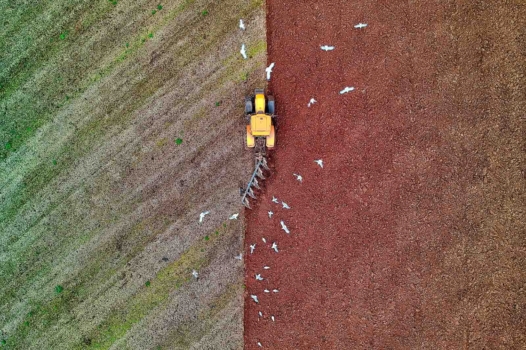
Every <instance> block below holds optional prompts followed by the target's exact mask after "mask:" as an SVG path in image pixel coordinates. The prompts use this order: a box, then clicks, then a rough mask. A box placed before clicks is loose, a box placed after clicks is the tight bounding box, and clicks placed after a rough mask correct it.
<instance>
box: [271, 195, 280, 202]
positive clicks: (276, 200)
mask: <svg viewBox="0 0 526 350" xmlns="http://www.w3.org/2000/svg"><path fill="white" fill-rule="evenodd" d="M272 201H273V202H274V203H276V204H279V202H278V199H277V198H276V197H274V196H272Z"/></svg>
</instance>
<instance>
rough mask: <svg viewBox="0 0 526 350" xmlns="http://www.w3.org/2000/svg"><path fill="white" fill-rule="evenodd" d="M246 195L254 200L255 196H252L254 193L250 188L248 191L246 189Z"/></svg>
mask: <svg viewBox="0 0 526 350" xmlns="http://www.w3.org/2000/svg"><path fill="white" fill-rule="evenodd" d="M247 194H248V195H249V196H250V197H252V198H254V199H256V195H255V194H254V191H252V188H249V189H248V191H247Z"/></svg>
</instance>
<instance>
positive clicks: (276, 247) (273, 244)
mask: <svg viewBox="0 0 526 350" xmlns="http://www.w3.org/2000/svg"><path fill="white" fill-rule="evenodd" d="M270 248H272V249H274V250H275V251H276V253H278V252H279V250H278V245H277V244H276V242H272V247H270Z"/></svg>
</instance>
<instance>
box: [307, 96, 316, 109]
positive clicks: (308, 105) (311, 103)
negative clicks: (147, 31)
mask: <svg viewBox="0 0 526 350" xmlns="http://www.w3.org/2000/svg"><path fill="white" fill-rule="evenodd" d="M316 102H318V101H316V100H315V99H314V98H311V99H310V101H309V103H307V107H310V106H312V105H313V104H315V103H316Z"/></svg>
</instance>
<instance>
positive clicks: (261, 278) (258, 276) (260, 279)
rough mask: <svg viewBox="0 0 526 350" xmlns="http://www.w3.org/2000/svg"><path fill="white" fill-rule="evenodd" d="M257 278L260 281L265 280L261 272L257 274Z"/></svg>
mask: <svg viewBox="0 0 526 350" xmlns="http://www.w3.org/2000/svg"><path fill="white" fill-rule="evenodd" d="M256 280H258V281H263V280H264V278H263V277H261V274H259V273H258V274H256Z"/></svg>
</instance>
